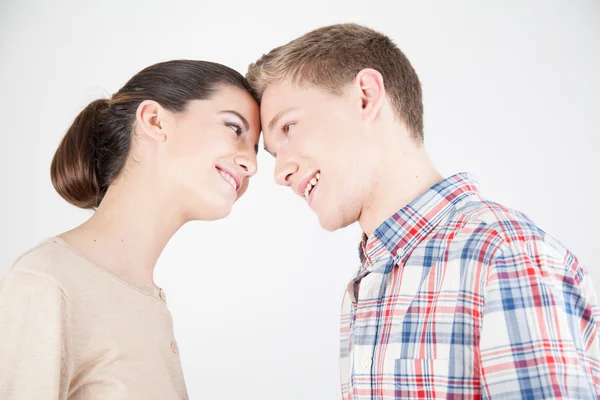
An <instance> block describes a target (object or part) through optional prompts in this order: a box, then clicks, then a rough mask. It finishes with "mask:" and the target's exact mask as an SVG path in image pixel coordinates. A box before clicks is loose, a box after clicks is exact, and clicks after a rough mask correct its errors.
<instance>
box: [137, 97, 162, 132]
mask: <svg viewBox="0 0 600 400" xmlns="http://www.w3.org/2000/svg"><path fill="white" fill-rule="evenodd" d="M166 116H167V110H165V109H164V108H163V107H162V106H161V105H160V104H158V103H157V102H156V101H154V100H144V101H142V102H141V103H140V105H139V106H138V108H137V111H136V113H135V118H136V124H137V127H138V129H137V130H136V134H137V135H139V136H141V137H144V138H145V139H150V140H153V141H157V142H164V141H166V140H167V133H166V131H165V130H164V129H163V125H164V122H165V121H164V119H165V118H166Z"/></svg>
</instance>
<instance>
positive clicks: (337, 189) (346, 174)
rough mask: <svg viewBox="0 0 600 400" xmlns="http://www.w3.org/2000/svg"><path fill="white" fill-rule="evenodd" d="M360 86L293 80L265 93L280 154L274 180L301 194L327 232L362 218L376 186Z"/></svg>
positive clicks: (264, 106)
mask: <svg viewBox="0 0 600 400" xmlns="http://www.w3.org/2000/svg"><path fill="white" fill-rule="evenodd" d="M361 109H362V101H361V97H360V94H359V91H358V90H355V88H354V86H352V85H349V86H348V88H346V89H345V90H344V91H343V93H342V94H341V95H337V94H332V93H329V92H328V91H325V90H323V89H320V88H314V87H297V86H295V85H293V84H292V83H291V82H289V81H281V82H278V83H275V84H271V85H269V86H268V87H267V89H266V90H265V92H264V94H263V98H262V103H261V120H262V126H263V131H264V141H265V147H266V149H267V151H269V152H270V153H271V154H273V155H274V156H275V157H276V164H275V181H276V182H277V183H278V184H280V185H283V186H289V187H290V188H291V189H292V190H293V191H294V192H295V193H296V194H298V195H299V196H301V197H303V198H304V199H305V200H306V202H307V204H308V205H309V206H310V207H311V208H312V209H313V211H314V212H315V213H316V214H317V216H318V218H319V222H320V224H321V226H322V227H323V228H325V229H327V230H329V231H334V230H336V229H339V228H343V227H345V226H348V225H350V224H352V223H354V222H356V221H357V220H358V218H359V217H360V214H361V212H362V209H363V207H364V206H365V204H366V202H367V199H368V195H369V193H370V192H371V191H372V188H373V182H374V181H375V180H376V176H374V165H375V164H374V162H375V158H376V154H375V152H374V150H373V149H374V146H373V145H372V143H371V142H372V141H370V140H369V136H370V133H372V132H371V131H370V129H369V126H368V124H367V123H366V122H365V121H363V119H362V118H361Z"/></svg>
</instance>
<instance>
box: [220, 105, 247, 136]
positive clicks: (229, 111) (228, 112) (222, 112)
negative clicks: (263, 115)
mask: <svg viewBox="0 0 600 400" xmlns="http://www.w3.org/2000/svg"><path fill="white" fill-rule="evenodd" d="M219 114H233V115H235V116H237V117H238V118H239V119H241V120H242V124H243V125H244V130H246V131H247V130H249V129H250V124H249V123H248V120H247V119H246V118H244V116H243V115H242V114H240V113H239V112H237V111H233V110H224V111H221V112H220V113H219Z"/></svg>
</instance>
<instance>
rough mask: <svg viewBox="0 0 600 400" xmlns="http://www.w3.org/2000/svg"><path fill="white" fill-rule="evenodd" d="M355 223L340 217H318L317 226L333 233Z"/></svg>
mask: <svg viewBox="0 0 600 400" xmlns="http://www.w3.org/2000/svg"><path fill="white" fill-rule="evenodd" d="M354 222H356V221H350V220H348V221H346V220H345V219H344V218H342V217H341V216H340V215H331V214H330V215H325V216H320V215H319V225H321V228H323V229H325V230H326V231H328V232H335V231H337V230H339V229H342V228H346V227H348V226H350V225H352V224H353V223H354Z"/></svg>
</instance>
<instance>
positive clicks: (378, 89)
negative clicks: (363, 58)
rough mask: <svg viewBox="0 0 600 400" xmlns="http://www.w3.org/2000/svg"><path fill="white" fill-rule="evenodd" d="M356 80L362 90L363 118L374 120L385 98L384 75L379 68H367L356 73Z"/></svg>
mask: <svg viewBox="0 0 600 400" xmlns="http://www.w3.org/2000/svg"><path fill="white" fill-rule="evenodd" d="M355 82H356V84H357V85H358V88H359V90H360V96H361V103H362V114H363V118H364V119H366V120H370V121H372V120H374V119H375V118H376V117H377V115H378V114H379V111H380V109H381V107H382V105H383V101H384V100H385V87H384V84H383V76H382V75H381V73H379V71H377V70H374V69H372V68H365V69H363V70H361V71H360V72H359V73H358V74H357V75H356V80H355Z"/></svg>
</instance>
